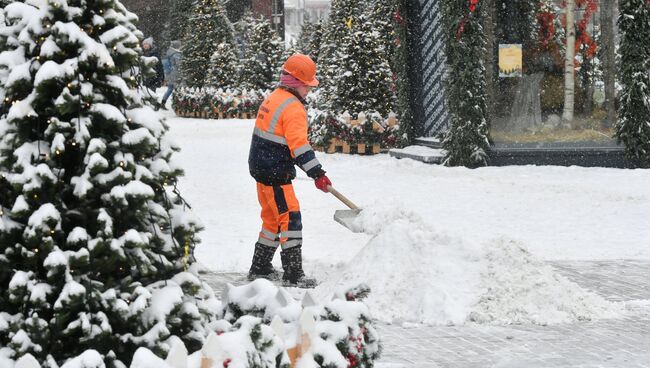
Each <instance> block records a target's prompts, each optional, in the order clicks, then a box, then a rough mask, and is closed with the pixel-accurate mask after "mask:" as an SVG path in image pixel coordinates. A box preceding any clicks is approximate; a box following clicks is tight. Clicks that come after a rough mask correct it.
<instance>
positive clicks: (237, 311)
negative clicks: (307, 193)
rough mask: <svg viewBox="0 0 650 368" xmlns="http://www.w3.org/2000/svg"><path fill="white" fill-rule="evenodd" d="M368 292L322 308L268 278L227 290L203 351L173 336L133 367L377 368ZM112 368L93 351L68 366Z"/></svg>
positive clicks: (144, 351)
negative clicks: (296, 366)
mask: <svg viewBox="0 0 650 368" xmlns="http://www.w3.org/2000/svg"><path fill="white" fill-rule="evenodd" d="M189 279H190V280H191V278H189ZM368 292H369V289H368V287H367V286H365V285H360V286H358V287H356V288H354V289H351V290H347V291H346V290H344V291H343V292H341V293H339V294H337V296H336V297H335V298H334V299H333V300H331V301H329V302H326V303H324V304H319V303H317V302H315V300H314V297H313V296H312V295H311V293H309V292H308V293H306V294H305V296H304V298H303V299H302V301H297V300H296V299H294V297H293V296H292V295H291V294H290V293H289V292H287V291H286V290H284V289H278V288H277V287H276V286H274V285H273V284H272V283H271V282H269V281H267V280H257V281H254V282H252V283H250V284H248V285H244V286H240V287H233V286H228V287H227V289H226V290H224V293H223V308H216V307H215V310H216V309H219V310H220V316H221V317H222V318H221V319H219V320H218V321H215V322H214V323H212V324H211V326H210V329H211V331H212V332H211V333H210V335H209V336H208V338H207V339H206V342H205V344H204V345H203V346H202V347H201V348H200V350H198V351H196V352H194V353H193V354H190V355H188V349H187V347H186V346H185V345H184V344H183V342H182V341H181V340H180V339H178V338H177V337H171V338H169V339H168V340H167V345H168V346H169V349H168V351H169V353H160V352H156V353H154V351H152V350H151V349H149V348H146V347H142V348H140V349H138V350H137V351H136V352H135V355H134V357H133V359H132V363H131V365H130V366H131V368H180V367H184V368H206V367H207V368H221V367H226V368H289V367H290V366H292V364H295V363H296V362H300V366H302V367H323V368H371V367H373V366H374V363H375V362H376V360H377V359H378V358H379V355H380V350H381V348H380V344H379V339H378V337H377V332H376V331H375V329H374V327H373V325H372V323H371V318H370V314H369V312H368V308H367V307H366V306H365V305H364V304H363V303H361V302H359V301H356V300H359V299H361V298H362V297H364V296H365V295H367V293H368ZM170 294H172V295H173V292H171V293H170ZM172 298H173V297H172ZM162 305H166V304H165V303H163V304H162ZM163 309H164V308H163ZM190 351H192V350H190ZM3 352H4V351H3V349H0V363H5V365H6V366H9V367H11V366H12V365H13V364H14V362H13V361H11V360H9V359H8V358H7V357H6V354H4V353H3ZM162 356H166V359H162V358H161V357H162ZM22 359H23V360H25V361H30V362H32V363H33V364H34V365H30V366H28V367H29V368H32V367H34V368H39V367H40V366H39V365H38V362H37V361H36V360H33V361H32V359H33V358H32V357H31V356H30V355H26V356H25V357H23V358H22ZM46 366H47V365H46ZM111 366H115V367H124V366H121V365H119V364H115V360H114V356H112V355H110V354H109V355H101V354H100V353H98V352H97V351H96V350H93V349H90V350H87V351H85V352H83V353H82V354H81V355H79V356H77V357H74V358H72V359H70V360H69V361H67V362H66V363H65V364H64V365H63V366H62V367H61V368H79V367H82V368H104V367H111ZM3 367H4V366H3Z"/></svg>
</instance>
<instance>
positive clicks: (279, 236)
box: [257, 183, 302, 250]
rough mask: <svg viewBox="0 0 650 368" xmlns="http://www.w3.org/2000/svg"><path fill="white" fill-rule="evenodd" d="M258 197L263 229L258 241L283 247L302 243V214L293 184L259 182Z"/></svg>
mask: <svg viewBox="0 0 650 368" xmlns="http://www.w3.org/2000/svg"><path fill="white" fill-rule="evenodd" d="M257 199H258V200H259V202H260V205H261V206H262V213H261V216H262V230H261V231H260V236H259V239H258V241H257V242H258V243H260V244H262V245H265V246H268V247H275V248H277V247H278V246H282V249H283V250H284V249H289V248H293V247H297V246H301V245H302V216H301V215H300V204H299V203H298V199H297V198H296V193H295V192H294V190H293V185H291V184H286V185H274V186H269V185H264V184H261V183H257Z"/></svg>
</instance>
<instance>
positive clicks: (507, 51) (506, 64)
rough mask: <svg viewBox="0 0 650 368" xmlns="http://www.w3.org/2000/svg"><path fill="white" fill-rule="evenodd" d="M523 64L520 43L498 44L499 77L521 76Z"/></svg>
mask: <svg viewBox="0 0 650 368" xmlns="http://www.w3.org/2000/svg"><path fill="white" fill-rule="evenodd" d="M523 64H524V63H523V52H522V49H521V44H502V45H499V77H501V78H511V77H521V76H522V71H523Z"/></svg>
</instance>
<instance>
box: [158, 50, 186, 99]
mask: <svg viewBox="0 0 650 368" xmlns="http://www.w3.org/2000/svg"><path fill="white" fill-rule="evenodd" d="M182 57H183V54H182V53H181V41H172V42H171V45H170V46H169V49H167V53H166V54H165V57H164V58H163V60H162V65H163V70H164V72H165V82H166V83H167V91H166V92H165V94H164V95H163V98H162V102H161V105H162V108H163V109H165V108H166V104H167V99H169V96H171V95H172V92H174V87H175V86H176V83H177V82H178V72H179V69H180V66H181V59H182Z"/></svg>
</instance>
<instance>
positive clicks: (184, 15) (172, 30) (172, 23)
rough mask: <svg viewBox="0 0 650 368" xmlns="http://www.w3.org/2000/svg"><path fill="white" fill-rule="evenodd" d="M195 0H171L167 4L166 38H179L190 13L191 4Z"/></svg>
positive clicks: (183, 34)
mask: <svg viewBox="0 0 650 368" xmlns="http://www.w3.org/2000/svg"><path fill="white" fill-rule="evenodd" d="M195 2H196V0H171V5H170V6H169V15H168V19H169V25H168V30H167V33H168V36H167V38H168V40H169V41H174V40H181V39H182V38H183V36H185V29H186V27H187V24H188V23H189V19H190V17H191V15H192V9H193V4H194V3H195Z"/></svg>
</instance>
